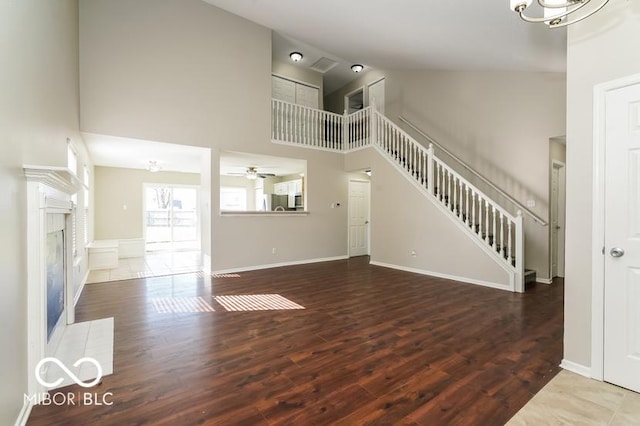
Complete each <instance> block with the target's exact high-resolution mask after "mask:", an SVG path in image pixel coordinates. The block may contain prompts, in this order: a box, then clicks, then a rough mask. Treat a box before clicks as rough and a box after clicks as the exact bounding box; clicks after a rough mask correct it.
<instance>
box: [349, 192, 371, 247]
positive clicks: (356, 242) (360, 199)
mask: <svg viewBox="0 0 640 426" xmlns="http://www.w3.org/2000/svg"><path fill="white" fill-rule="evenodd" d="M370 195H371V184H370V182H369V181H365V180H350V181H349V257H354V256H364V255H368V254H370V253H371V252H370V250H369V247H370V245H369V225H370V223H369V217H370V215H369V212H370Z"/></svg>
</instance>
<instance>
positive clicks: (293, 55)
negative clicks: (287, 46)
mask: <svg viewBox="0 0 640 426" xmlns="http://www.w3.org/2000/svg"><path fill="white" fill-rule="evenodd" d="M289 57H290V58H291V60H292V61H293V62H300V61H301V60H302V58H303V57H304V56H302V53H300V52H291V53H289Z"/></svg>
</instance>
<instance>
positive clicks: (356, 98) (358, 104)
mask: <svg viewBox="0 0 640 426" xmlns="http://www.w3.org/2000/svg"><path fill="white" fill-rule="evenodd" d="M363 108H364V87H360V88H358V89H356V90H354V91H352V92H349V93H347V94H346V95H345V96H344V109H345V111H347V114H353V113H354V112H356V111H360V110H361V109H363Z"/></svg>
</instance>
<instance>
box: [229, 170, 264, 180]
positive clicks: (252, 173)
mask: <svg viewBox="0 0 640 426" xmlns="http://www.w3.org/2000/svg"><path fill="white" fill-rule="evenodd" d="M229 174H230V175H241V176H244V177H246V178H247V179H251V180H253V179H257V178H260V179H265V178H268V177H270V176H275V174H273V173H261V172H258V168H257V167H247V170H246V171H245V172H244V173H229Z"/></svg>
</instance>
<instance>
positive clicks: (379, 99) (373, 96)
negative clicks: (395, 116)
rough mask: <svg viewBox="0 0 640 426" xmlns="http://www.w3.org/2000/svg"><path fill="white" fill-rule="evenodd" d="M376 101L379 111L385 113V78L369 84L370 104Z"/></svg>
mask: <svg viewBox="0 0 640 426" xmlns="http://www.w3.org/2000/svg"><path fill="white" fill-rule="evenodd" d="M374 102H375V104H376V109H377V110H378V112H379V113H380V114H382V115H384V78H383V79H382V80H378V81H376V82H375V83H373V84H371V85H370V86H369V105H373V103H374Z"/></svg>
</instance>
